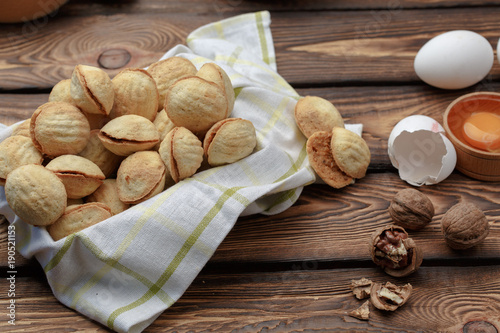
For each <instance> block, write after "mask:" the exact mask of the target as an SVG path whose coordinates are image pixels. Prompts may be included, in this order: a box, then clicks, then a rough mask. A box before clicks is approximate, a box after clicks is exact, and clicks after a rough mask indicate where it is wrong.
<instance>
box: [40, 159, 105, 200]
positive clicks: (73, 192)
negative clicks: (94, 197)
mask: <svg viewBox="0 0 500 333" xmlns="http://www.w3.org/2000/svg"><path fill="white" fill-rule="evenodd" d="M45 167H46V168H47V169H49V170H50V171H52V172H53V173H55V174H56V176H58V177H59V178H60V179H61V180H62V182H63V184H64V187H65V188H66V194H67V196H68V198H69V199H78V198H83V197H86V196H87V195H89V194H91V193H93V192H94V191H95V190H96V189H97V188H98V187H99V186H100V185H101V184H102V181H103V180H104V178H105V176H104V174H103V173H102V171H101V169H100V168H99V167H98V166H97V165H96V164H95V163H94V162H92V161H90V160H88V159H86V158H84V157H81V156H78V155H61V156H58V157H56V158H54V159H53V160H52V161H50V162H49V163H47V165H46V166H45Z"/></svg>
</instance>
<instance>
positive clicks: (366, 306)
mask: <svg viewBox="0 0 500 333" xmlns="http://www.w3.org/2000/svg"><path fill="white" fill-rule="evenodd" d="M349 316H351V317H354V318H358V319H361V320H368V319H370V301H369V300H368V301H366V302H364V303H363V304H361V306H360V307H359V308H357V309H354V310H352V311H351V312H349Z"/></svg>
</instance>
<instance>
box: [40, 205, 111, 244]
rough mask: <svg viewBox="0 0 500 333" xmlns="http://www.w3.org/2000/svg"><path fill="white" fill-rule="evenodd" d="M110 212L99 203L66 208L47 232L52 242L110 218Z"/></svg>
mask: <svg viewBox="0 0 500 333" xmlns="http://www.w3.org/2000/svg"><path fill="white" fill-rule="evenodd" d="M111 216H112V215H111V210H110V209H109V207H108V206H106V205H105V204H103V203H100V202H90V203H86V204H83V205H72V206H68V207H67V208H66V210H65V211H64V214H63V215H62V216H61V217H60V218H59V219H58V220H57V221H56V222H55V223H54V224H52V225H49V226H48V227H47V231H48V232H49V234H50V236H52V239H53V240H54V241H58V240H60V239H62V238H64V237H66V236H69V235H71V234H74V233H76V232H79V231H81V230H83V229H85V228H88V227H90V226H93V225H94V224H97V223H99V222H102V221H104V220H106V219H108V218H110V217H111Z"/></svg>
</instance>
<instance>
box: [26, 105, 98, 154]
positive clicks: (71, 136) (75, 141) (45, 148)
mask: <svg viewBox="0 0 500 333" xmlns="http://www.w3.org/2000/svg"><path fill="white" fill-rule="evenodd" d="M30 136H31V139H32V140H33V144H34V145H35V147H36V148H37V149H38V150H39V151H41V152H42V153H43V154H45V155H47V156H49V157H52V158H53V157H57V156H60V155H66V154H78V153H79V152H81V151H82V150H83V148H85V146H86V145H87V143H88V141H89V136H90V125H89V122H88V120H87V118H86V117H85V115H84V114H83V113H82V112H81V111H80V110H79V109H78V108H77V107H76V106H74V105H72V104H69V103H66V102H47V103H45V104H42V105H41V106H39V107H38V108H37V109H36V110H35V112H34V113H33V115H32V116H31V122H30Z"/></svg>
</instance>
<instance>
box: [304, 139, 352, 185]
mask: <svg viewBox="0 0 500 333" xmlns="http://www.w3.org/2000/svg"><path fill="white" fill-rule="evenodd" d="M331 139H332V134H331V133H330V132H326V131H318V132H314V133H313V134H312V135H311V136H310V137H309V138H308V139H307V144H306V151H307V156H308V158H309V163H310V164H311V167H312V168H313V169H314V171H315V172H316V174H317V175H318V176H319V177H320V178H321V179H322V180H323V181H324V182H325V183H326V184H328V185H330V186H331V187H334V188H342V187H345V186H347V185H349V184H351V183H352V182H353V178H352V177H349V176H348V175H346V174H345V173H344V172H342V170H340V168H339V167H338V166H337V164H336V163H335V160H334V159H333V155H332V150H331V147H330V142H331Z"/></svg>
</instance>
